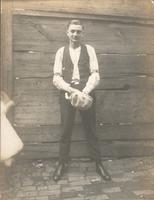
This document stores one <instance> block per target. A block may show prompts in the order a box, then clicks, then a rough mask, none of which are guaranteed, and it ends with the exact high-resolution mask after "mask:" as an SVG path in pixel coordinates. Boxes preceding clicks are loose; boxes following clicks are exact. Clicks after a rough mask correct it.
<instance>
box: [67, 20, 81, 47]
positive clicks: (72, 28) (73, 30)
mask: <svg viewBox="0 0 154 200" xmlns="http://www.w3.org/2000/svg"><path fill="white" fill-rule="evenodd" d="M83 29H84V27H83V25H82V24H81V22H80V20H78V19H73V20H71V21H70V22H69V23H68V25H67V36H68V37H69V40H70V43H71V44H74V45H77V46H78V45H80V42H81V38H82V36H83Z"/></svg>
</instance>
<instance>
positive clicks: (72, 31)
mask: <svg viewBox="0 0 154 200" xmlns="http://www.w3.org/2000/svg"><path fill="white" fill-rule="evenodd" d="M75 32H76V33H78V34H79V33H81V31H75V30H71V33H75Z"/></svg>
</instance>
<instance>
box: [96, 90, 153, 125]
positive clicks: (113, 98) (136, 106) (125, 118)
mask: <svg viewBox="0 0 154 200" xmlns="http://www.w3.org/2000/svg"><path fill="white" fill-rule="evenodd" d="M153 108H154V91H148V90H145V91H137V90H134V91H133V90H132V91H131V90H130V91H129V90H128V91H115V92H114V91H100V92H97V108H96V115H97V119H98V120H99V121H100V122H102V123H108V122H113V123H116V122H117V123H118V122H153V120H154V109H153Z"/></svg>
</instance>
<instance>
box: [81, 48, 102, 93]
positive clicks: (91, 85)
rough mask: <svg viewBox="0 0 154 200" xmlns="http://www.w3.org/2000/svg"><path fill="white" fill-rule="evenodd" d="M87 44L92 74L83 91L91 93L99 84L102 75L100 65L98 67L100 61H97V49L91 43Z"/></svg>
mask: <svg viewBox="0 0 154 200" xmlns="http://www.w3.org/2000/svg"><path fill="white" fill-rule="evenodd" d="M86 46H87V51H88V54H89V64H90V73H91V75H90V76H89V78H88V81H87V83H86V86H85V87H84V89H83V92H85V93H87V94H89V93H90V92H91V91H92V90H93V89H95V88H96V86H98V85H99V82H100V75H99V67H98V61H97V56H96V53H95V50H94V48H93V47H92V46H90V45H86Z"/></svg>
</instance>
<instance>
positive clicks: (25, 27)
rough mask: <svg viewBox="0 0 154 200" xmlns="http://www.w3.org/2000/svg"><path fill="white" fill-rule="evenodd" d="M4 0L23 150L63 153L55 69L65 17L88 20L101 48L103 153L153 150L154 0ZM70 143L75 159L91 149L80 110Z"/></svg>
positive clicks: (92, 39) (29, 154) (7, 59)
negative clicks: (54, 80) (56, 53)
mask: <svg viewBox="0 0 154 200" xmlns="http://www.w3.org/2000/svg"><path fill="white" fill-rule="evenodd" d="M5 2H7V4H5V5H6V9H5V13H4V14H5V15H2V17H3V24H2V25H3V26H2V30H3V31H2V33H3V37H2V40H1V41H2V43H3V44H2V47H3V48H4V49H3V53H4V56H3V63H4V66H5V67H4V68H3V69H4V72H3V74H4V80H5V83H6V84H5V85H7V87H10V91H11V90H12V84H11V83H13V96H14V101H15V103H16V106H15V109H14V126H15V128H16V130H17V132H18V133H19V135H20V137H21V138H22V139H23V141H24V143H25V148H24V150H23V152H21V154H20V155H21V156H23V157H24V158H25V157H26V158H49V157H57V156H58V140H59V138H60V112H59V101H58V91H57V90H56V89H55V88H54V87H53V85H52V76H53V72H52V67H53V62H54V56H55V52H56V50H57V49H58V48H59V47H60V46H62V45H65V44H66V42H67V38H66V35H65V30H66V28H65V26H66V23H67V21H68V19H70V18H74V17H78V18H81V19H82V20H83V23H84V24H85V30H86V31H85V38H84V41H85V42H86V43H89V44H91V45H93V46H94V47H95V49H96V53H97V56H98V61H99V65H100V75H101V84H100V86H99V87H98V88H97V90H96V96H97V107H96V116H97V134H98V138H99V143H100V147H101V152H102V156H103V157H124V156H145V155H154V109H153V108H154V68H153V63H154V4H152V3H151V1H150V0H135V1H130V0H115V1H112V0H109V1H101V0H96V1H93V0H85V1H81V0H66V1H62V0H58V1H57V0H50V1H49V0H37V1H36V0H28V1H22V0H13V1H11V0H7V1H5ZM11 3H13V13H14V17H13V22H12V16H11V14H10V13H11V7H9V6H10V5H11ZM3 5H4V1H3ZM11 6H12V5H11ZM11 26H12V27H11ZM11 28H13V46H12V45H11V42H12V32H11V30H12V29H11ZM12 47H13V67H12V65H11V64H12V60H11V59H12V57H11V56H12V54H11V53H12ZM12 70H13V71H12ZM12 74H13V80H11V79H10V75H11V76H12ZM10 80H11V81H10ZM72 141H73V142H72V148H71V154H70V155H71V156H72V157H82V156H88V155H89V154H88V151H87V146H86V138H85V135H84V132H83V129H82V126H81V121H80V116H79V113H77V116H76V125H75V128H74V133H73V137H72ZM74 149H75V150H74Z"/></svg>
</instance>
